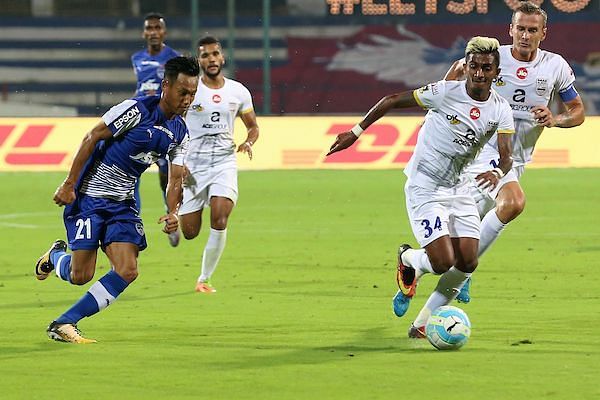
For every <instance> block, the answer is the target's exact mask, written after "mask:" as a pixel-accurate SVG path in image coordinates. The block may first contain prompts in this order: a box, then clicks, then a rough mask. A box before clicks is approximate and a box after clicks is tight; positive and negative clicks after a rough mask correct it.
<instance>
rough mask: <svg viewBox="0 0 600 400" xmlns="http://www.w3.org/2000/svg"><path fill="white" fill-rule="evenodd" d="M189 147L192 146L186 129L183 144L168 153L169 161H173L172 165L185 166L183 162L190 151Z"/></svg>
mask: <svg viewBox="0 0 600 400" xmlns="http://www.w3.org/2000/svg"><path fill="white" fill-rule="evenodd" d="M189 145H190V136H189V134H188V132H187V129H186V132H185V135H184V137H183V139H182V140H181V142H180V143H179V144H177V145H175V146H174V147H173V148H172V149H170V150H169V152H168V155H169V161H171V164H175V165H183V160H184V158H185V155H186V153H187V151H188V147H189Z"/></svg>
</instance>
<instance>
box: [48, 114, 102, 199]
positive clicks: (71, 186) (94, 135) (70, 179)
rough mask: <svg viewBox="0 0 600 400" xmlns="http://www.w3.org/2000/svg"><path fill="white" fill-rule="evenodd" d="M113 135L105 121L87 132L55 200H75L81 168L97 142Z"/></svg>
mask: <svg viewBox="0 0 600 400" xmlns="http://www.w3.org/2000/svg"><path fill="white" fill-rule="evenodd" d="M111 137H112V132H111V131H110V129H109V128H108V126H106V124H105V123H104V122H100V123H98V125H96V126H95V127H94V128H93V129H92V130H91V131H89V132H88V133H86V135H85V136H84V137H83V140H82V141H81V144H80V145H79V149H77V152H76V153H75V158H74V159H73V164H71V169H70V170H69V174H68V175H67V177H66V178H65V180H64V181H63V183H62V184H61V185H60V186H59V187H58V188H57V189H56V192H54V202H55V203H56V204H58V205H59V206H64V205H66V204H71V203H72V202H73V201H74V200H75V184H76V183H77V180H78V179H79V175H81V170H82V169H83V166H84V165H85V163H86V162H87V160H88V159H89V158H90V156H91V155H92V152H93V151H94V148H95V147H96V144H97V143H98V142H99V141H100V140H106V139H109V138H111Z"/></svg>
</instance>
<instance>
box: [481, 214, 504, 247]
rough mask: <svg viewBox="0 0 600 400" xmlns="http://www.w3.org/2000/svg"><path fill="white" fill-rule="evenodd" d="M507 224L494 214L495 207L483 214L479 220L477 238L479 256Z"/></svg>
mask: <svg viewBox="0 0 600 400" xmlns="http://www.w3.org/2000/svg"><path fill="white" fill-rule="evenodd" d="M506 225H507V224H505V223H504V222H502V221H500V219H498V216H497V215H496V208H493V209H491V210H490V211H488V213H487V214H485V217H483V219H482V220H481V233H480V238H479V256H481V255H482V254H483V253H485V252H486V251H487V249H488V248H489V247H490V246H491V245H492V243H494V242H495V241H496V239H497V238H498V236H500V232H502V230H503V229H504V228H505V227H506Z"/></svg>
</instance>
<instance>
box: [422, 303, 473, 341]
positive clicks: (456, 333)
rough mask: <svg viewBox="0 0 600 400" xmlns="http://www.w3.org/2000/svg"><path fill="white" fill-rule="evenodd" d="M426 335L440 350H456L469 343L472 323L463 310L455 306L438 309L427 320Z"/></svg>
mask: <svg viewBox="0 0 600 400" xmlns="http://www.w3.org/2000/svg"><path fill="white" fill-rule="evenodd" d="M425 334H426V335H427V339H428V340H429V343H431V344H432V345H433V347H435V348H436V349H438V350H456V349H459V348H461V347H462V346H464V345H465V343H467V340H468V339H469V336H470V335H471V321H469V317H467V314H465V312H464V311H463V310H461V309H460V308H458V307H453V306H442V307H439V308H436V309H435V311H434V312H433V313H432V314H431V316H430V317H429V319H428V320H427V326H426V327H425Z"/></svg>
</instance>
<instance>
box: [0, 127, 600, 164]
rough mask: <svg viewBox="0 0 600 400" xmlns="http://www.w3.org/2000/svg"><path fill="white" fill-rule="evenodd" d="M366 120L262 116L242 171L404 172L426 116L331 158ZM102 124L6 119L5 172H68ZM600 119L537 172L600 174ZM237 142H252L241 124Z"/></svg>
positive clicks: (555, 147)
mask: <svg viewBox="0 0 600 400" xmlns="http://www.w3.org/2000/svg"><path fill="white" fill-rule="evenodd" d="M359 120H360V117H358V116H353V117H316V116H314V117H287V116H284V117H259V118H258V123H259V125H260V132H261V135H260V139H259V140H258V142H257V143H256V144H255V145H254V159H253V160H252V161H249V160H248V158H247V157H246V156H245V155H240V156H239V157H238V160H239V166H240V169H243V170H263V169H318V168H326V169H388V168H402V167H404V165H406V162H407V161H408V160H409V159H410V156H411V154H412V152H413V150H414V146H415V144H416V140H417V135H418V132H419V126H420V123H421V122H422V120H423V118H422V117H385V118H383V119H382V120H380V121H379V122H378V123H376V124H374V125H373V126H371V127H370V128H369V129H368V130H367V131H365V133H363V135H362V136H361V137H360V140H359V141H358V142H357V143H356V144H355V145H354V146H352V147H351V148H349V149H347V150H346V151H343V152H341V153H337V154H335V155H333V156H330V157H326V156H325V155H326V154H327V150H328V148H329V146H330V145H331V144H332V143H333V141H334V140H335V136H336V134H338V133H340V132H342V131H346V130H349V129H350V128H351V127H352V126H354V124H355V123H356V122H358V121H359ZM99 121H100V119H99V118H0V171H66V170H68V168H69V166H70V164H71V161H72V157H73V155H74V153H75V151H76V150H77V148H78V146H79V144H80V143H81V139H82V137H83V135H84V134H85V133H86V132H88V131H89V130H90V129H91V128H92V127H93V126H94V125H95V124H96V123H98V122H99ZM597 132H600V117H588V118H587V119H586V121H585V123H584V124H583V125H582V126H579V127H576V128H571V129H559V128H553V129H546V130H545V131H544V133H543V134H542V136H541V138H540V141H539V142H538V145H537V147H536V151H535V154H534V161H533V163H532V165H531V166H532V167H600V156H599V155H600V135H598V133H597ZM235 136H236V141H237V142H238V143H239V142H241V141H243V139H244V138H245V129H244V126H243V124H242V122H241V121H240V120H239V119H238V121H237V122H236V135H235Z"/></svg>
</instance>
